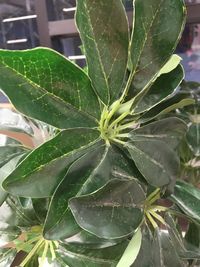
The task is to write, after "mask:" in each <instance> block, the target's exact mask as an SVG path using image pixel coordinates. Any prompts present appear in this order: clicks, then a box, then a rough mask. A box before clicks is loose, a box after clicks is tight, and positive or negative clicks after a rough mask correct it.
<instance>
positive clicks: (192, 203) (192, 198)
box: [170, 181, 200, 222]
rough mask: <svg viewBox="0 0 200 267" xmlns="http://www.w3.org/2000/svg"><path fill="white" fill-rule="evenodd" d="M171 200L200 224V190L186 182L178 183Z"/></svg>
mask: <svg viewBox="0 0 200 267" xmlns="http://www.w3.org/2000/svg"><path fill="white" fill-rule="evenodd" d="M170 198H171V199H172V201H173V202H174V203H175V204H176V205H177V206H178V207H179V208H180V209H181V210H182V211H183V212H184V213H185V214H186V215H188V216H189V217H190V218H193V219H194V220H196V221H197V222H200V205H199V201H200V189H198V188H196V187H194V186H193V185H192V184H189V183H186V182H184V181H177V182H176V186H175V190H174V194H172V195H171V197H170Z"/></svg>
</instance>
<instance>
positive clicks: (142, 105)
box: [132, 65, 184, 114]
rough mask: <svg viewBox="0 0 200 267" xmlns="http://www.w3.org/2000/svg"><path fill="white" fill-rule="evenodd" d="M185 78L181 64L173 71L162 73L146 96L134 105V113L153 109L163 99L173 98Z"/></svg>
mask: <svg viewBox="0 0 200 267" xmlns="http://www.w3.org/2000/svg"><path fill="white" fill-rule="evenodd" d="M183 78H184V71H183V68H182V66H181V65H179V66H178V67H177V68H176V69H174V70H173V71H171V72H169V73H166V74H163V75H161V76H160V77H159V78H157V80H156V81H155V83H154V84H153V85H152V86H151V87H150V88H149V89H148V90H147V91H146V94H145V95H144V97H142V98H141V100H140V101H139V102H138V103H137V104H136V105H135V106H134V105H133V107H132V108H133V111H132V112H133V113H134V114H135V113H142V112H144V111H148V110H150V109H152V108H153V107H154V106H156V105H158V104H160V103H162V102H163V101H165V100H167V99H169V98H171V97H172V96H173V95H174V94H175V92H176V90H177V87H178V86H179V85H180V83H181V81H182V80H183Z"/></svg>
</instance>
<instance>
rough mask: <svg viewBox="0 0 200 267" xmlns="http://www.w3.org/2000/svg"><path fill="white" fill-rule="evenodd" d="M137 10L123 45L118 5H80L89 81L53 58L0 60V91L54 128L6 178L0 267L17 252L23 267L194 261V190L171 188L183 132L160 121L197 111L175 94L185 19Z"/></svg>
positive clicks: (147, 6)
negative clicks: (165, 203) (184, 225)
mask: <svg viewBox="0 0 200 267" xmlns="http://www.w3.org/2000/svg"><path fill="white" fill-rule="evenodd" d="M133 4H134V24H133V26H132V34H131V35H130V33H129V27H128V21H127V17H126V14H125V11H124V7H123V5H122V2H121V0H112V1H107V0H78V1H77V12H76V23H77V26H78V29H79V31H80V36H81V39H82V42H83V45H84V51H85V55H86V59H87V68H88V74H86V73H85V72H84V71H82V70H81V69H80V68H79V67H78V66H76V65H74V64H73V63H71V62H70V61H68V60H67V59H66V58H64V57H63V56H61V55H60V54H58V53H56V52H54V51H52V50H50V49H46V48H36V49H33V50H26V51H7V50H1V51H0V68H1V72H0V87H1V88H2V90H3V91H4V92H5V94H6V95H7V96H8V97H9V99H10V100H11V102H12V103H13V105H14V106H15V108H16V109H17V110H18V111H19V112H20V113H22V114H24V115H25V116H26V118H27V119H26V120H28V122H27V121H26V122H27V124H28V125H29V124H31V125H33V124H36V126H37V127H38V125H40V122H38V121H41V122H43V123H45V124H43V123H42V124H41V126H39V128H42V129H44V128H45V129H46V128H47V129H52V131H50V132H49V131H45V132H46V133H48V134H47V139H45V138H44V139H43V140H42V142H38V139H37V138H36V139H35V140H36V141H37V142H36V147H33V148H31V151H30V149H29V150H28V151H26V152H27V154H26V155H24V156H22V158H20V160H19V161H17V163H16V165H15V166H14V167H13V169H12V170H9V175H3V176H2V179H1V183H2V194H4V195H5V196H6V197H5V201H4V203H3V204H2V206H1V209H2V210H3V211H4V212H3V213H2V218H1V219H0V221H1V222H2V227H1V229H2V230H1V231H2V233H4V235H5V239H6V242H9V243H6V244H7V245H6V246H4V247H3V248H2V249H1V254H2V255H1V263H0V264H1V265H2V266H5V264H7V265H8V264H10V262H11V261H12V259H13V258H14V257H15V255H16V254H17V253H18V252H19V251H24V252H26V253H27V255H26V257H25V258H24V259H23V261H22V263H21V265H20V266H21V267H24V266H37V265H38V266H40V267H41V266H43V265H44V263H45V261H46V260H48V261H49V262H51V263H52V265H53V266H70V267H71V266H72V267H79V266H80V267H81V266H95V267H97V266H103V267H107V266H117V267H120V266H123V267H125V266H134V267H136V266H143V267H145V266H151V265H153V266H172V267H173V266H174V267H177V266H181V267H183V266H188V265H191V266H192V265H194V264H195V263H196V262H197V260H198V259H199V257H200V255H199V239H198V234H199V220H200V211H199V206H198V205H199V199H200V192H199V190H198V189H197V188H195V187H193V186H192V185H190V184H187V183H185V182H183V181H178V182H176V178H177V175H178V171H179V166H180V161H179V157H178V155H177V153H176V151H177V149H178V144H179V142H180V141H181V139H182V138H183V136H184V135H185V133H186V131H187V125H186V123H185V122H184V121H183V120H181V119H179V118H176V117H171V116H170V117H169V118H168V117H167V118H164V119H161V118H162V116H164V115H165V114H167V113H169V112H171V111H172V110H175V109H178V108H182V107H184V106H188V105H191V104H194V99H192V98H191V97H190V96H188V97H185V96H184V97H183V96H182V95H181V96H180V95H179V94H178V90H177V88H178V87H179V85H180V83H181V82H182V80H183V78H184V71H183V68H182V66H181V65H180V60H181V59H180V58H179V57H178V56H176V55H173V53H174V50H175V48H176V45H177V44H178V41H179V39H180V36H181V33H182V30H183V28H184V23H185V13H186V12H185V10H186V9H185V6H184V3H183V1H181V0H169V1H161V0H149V1H148V2H147V1H144V0H136V1H134V2H133ZM28 118H29V119H28ZM35 120H36V121H35ZM47 125H50V126H47ZM29 126H30V125H29ZM52 127H53V128H52ZM29 128H31V127H29ZM51 133H52V134H51ZM49 138H50V139H49ZM38 144H39V146H38ZM22 149H23V148H22ZM20 153H21V154H22V152H20ZM21 154H20V155H21ZM8 162H10V161H8ZM2 166H3V168H4V166H5V164H4V163H3V165H2ZM166 198H168V199H170V200H171V202H170V203H172V204H170V207H168V208H166V207H165V206H163V205H162V199H166ZM160 201H161V202H160ZM5 210H6V211H7V212H6V213H5ZM179 217H184V218H185V220H187V221H188V223H190V224H189V225H190V226H189V230H188V231H187V234H186V237H183V236H182V231H181V230H180V229H179V224H178V223H177V220H178V218H179ZM163 227H165V228H166V232H164V231H163V229H162V228H163ZM10 233H12V235H10ZM194 233H195V237H196V238H195V239H193V238H192V235H193V234H194ZM10 241H11V242H12V243H10ZM1 265H0V266H1Z"/></svg>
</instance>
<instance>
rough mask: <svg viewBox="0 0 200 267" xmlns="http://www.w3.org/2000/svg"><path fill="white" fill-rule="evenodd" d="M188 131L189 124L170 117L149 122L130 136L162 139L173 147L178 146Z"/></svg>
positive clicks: (133, 138)
mask: <svg viewBox="0 0 200 267" xmlns="http://www.w3.org/2000/svg"><path fill="white" fill-rule="evenodd" d="M186 131H187V125H186V123H185V122H184V121H182V120H180V119H178V118H175V117H170V118H166V119H162V120H159V121H155V122H152V123H149V124H147V125H145V126H142V127H140V128H138V129H136V130H133V131H131V132H130V133H129V138H130V139H131V140H132V141H134V140H136V141H137V140H138V139H139V140H141V139H142V138H144V139H145V140H146V139H149V140H160V141H163V142H165V143H166V144H168V145H169V146H170V147H172V148H176V147H177V145H178V144H179V143H180V141H181V139H182V138H183V136H184V135H185V133H186Z"/></svg>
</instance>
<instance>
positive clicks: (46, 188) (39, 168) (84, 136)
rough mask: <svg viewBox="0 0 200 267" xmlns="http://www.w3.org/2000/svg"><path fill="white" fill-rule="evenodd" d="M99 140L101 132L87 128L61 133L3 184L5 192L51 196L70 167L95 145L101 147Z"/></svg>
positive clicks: (32, 195) (33, 153)
mask: <svg viewBox="0 0 200 267" xmlns="http://www.w3.org/2000/svg"><path fill="white" fill-rule="evenodd" d="M98 137H99V132H98V131H97V130H92V129H86V128H77V129H68V130H64V131H62V132H60V133H59V134H58V135H57V136H56V137H55V138H53V139H51V140H50V141H48V142H46V143H44V144H43V145H41V146H40V147H38V148H37V149H35V150H34V151H33V152H32V153H30V154H29V156H28V157H27V158H26V159H24V160H23V161H22V162H21V163H20V164H19V166H18V167H17V168H16V169H15V170H14V172H12V173H11V175H9V176H8V177H7V179H6V180H5V181H4V182H3V188H4V189H5V190H6V191H8V192H9V193H11V194H14V195H18V196H22V197H32V198H43V197H49V196H51V195H52V194H53V191H54V190H55V188H56V187H57V185H58V184H59V183H60V181H61V180H62V178H63V177H64V176H65V174H66V172H67V169H68V168H69V166H70V165H71V164H72V163H73V161H75V160H76V159H77V158H79V157H80V156H82V155H83V154H85V153H86V152H87V149H89V148H90V146H91V145H95V144H96V145H97V144H98V142H97V141H98Z"/></svg>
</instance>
